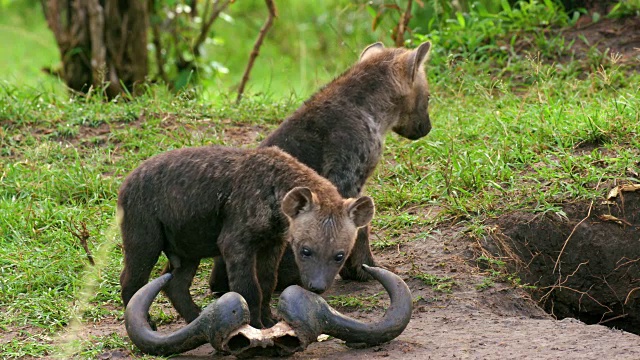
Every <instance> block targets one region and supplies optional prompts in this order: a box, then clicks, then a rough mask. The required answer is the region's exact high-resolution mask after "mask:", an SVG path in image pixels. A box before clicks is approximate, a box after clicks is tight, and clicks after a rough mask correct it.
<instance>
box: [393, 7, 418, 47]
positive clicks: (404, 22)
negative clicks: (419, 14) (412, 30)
mask: <svg viewBox="0 0 640 360" xmlns="http://www.w3.org/2000/svg"><path fill="white" fill-rule="evenodd" d="M411 5H413V0H409V1H408V2H407V8H406V9H405V10H404V13H402V15H401V16H400V20H398V26H397V27H396V31H395V39H394V40H395V43H396V46H397V47H401V46H402V45H404V33H405V31H406V30H407V27H408V25H409V20H410V19H411Z"/></svg>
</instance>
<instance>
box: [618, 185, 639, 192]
mask: <svg viewBox="0 0 640 360" xmlns="http://www.w3.org/2000/svg"><path fill="white" fill-rule="evenodd" d="M620 190H621V191H629V192H631V191H638V190H640V184H625V185H620Z"/></svg>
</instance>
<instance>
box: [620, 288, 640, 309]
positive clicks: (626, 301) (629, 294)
mask: <svg viewBox="0 0 640 360" xmlns="http://www.w3.org/2000/svg"><path fill="white" fill-rule="evenodd" d="M636 290H640V287H636V288H633V289H631V291H629V293H628V294H627V298H626V299H624V305H627V303H628V302H629V298H630V297H631V294H633V292H634V291H636Z"/></svg>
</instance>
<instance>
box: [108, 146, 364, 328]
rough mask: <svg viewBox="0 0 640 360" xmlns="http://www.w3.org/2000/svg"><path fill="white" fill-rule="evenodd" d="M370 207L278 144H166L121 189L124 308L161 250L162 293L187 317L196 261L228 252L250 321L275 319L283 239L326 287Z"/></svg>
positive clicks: (302, 270)
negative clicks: (273, 301) (273, 299)
mask: <svg viewBox="0 0 640 360" xmlns="http://www.w3.org/2000/svg"><path fill="white" fill-rule="evenodd" d="M373 212H374V206H373V201H372V200H371V198H369V197H366V196H362V197H357V198H348V199H344V198H343V197H342V196H341V195H340V194H339V192H338V190H337V189H336V187H335V186H334V185H333V184H332V183H330V182H329V181H328V180H326V179H324V178H323V177H321V176H319V175H318V174H317V173H316V172H315V171H313V170H312V169H310V168H308V167H306V166H305V165H303V164H301V163H300V162H298V161H297V160H296V159H295V158H293V157H292V156H290V155H288V154H286V153H285V152H283V151H281V150H279V149H278V148H275V147H269V148H261V149H253V150H241V149H233V148H227V147H219V146H216V147H201V148H186V149H180V150H173V151H169V152H166V153H163V154H160V155H157V156H155V157H152V158H150V159H148V160H146V161H145V162H143V163H142V164H141V165H140V166H139V167H138V168H137V169H135V170H134V171H133V172H132V173H131V174H130V175H129V176H127V178H126V179H125V181H124V183H123V184H122V187H121V188H120V193H119V196H118V218H119V222H120V229H121V232H122V241H123V245H124V269H123V270H122V273H121V276H120V284H121V286H122V300H123V301H124V304H125V305H126V304H127V303H128V302H129V300H130V299H131V297H132V296H133V294H135V292H136V291H137V290H138V289H140V288H141V287H142V286H143V285H144V284H146V283H147V281H148V280H149V275H150V274H151V270H152V269H153V267H154V265H155V264H156V262H157V261H158V257H159V256H160V254H161V253H164V254H165V255H166V256H167V258H168V259H169V262H168V264H167V266H166V267H165V269H164V272H165V273H166V272H172V273H173V275H174V276H173V278H172V280H171V281H170V282H169V283H168V284H167V286H166V287H165V289H164V291H165V293H166V294H167V296H168V297H169V299H170V300H171V303H172V304H173V305H174V307H175V308H176V310H178V312H179V313H180V315H181V316H182V317H183V318H184V319H185V320H186V321H188V322H190V321H192V320H194V319H195V318H196V317H197V316H198V314H199V313H200V308H199V307H198V306H197V305H196V304H195V303H194V302H193V299H192V298H191V295H190V294H189V287H190V285H191V282H192V280H193V277H194V275H195V272H196V269H197V267H198V265H199V263H200V260H201V259H202V258H206V257H213V256H218V257H221V258H222V259H224V261H225V264H226V272H227V273H228V274H229V286H230V289H231V290H232V291H235V292H238V293H240V294H241V295H242V296H243V297H244V298H245V300H246V301H247V304H248V305H249V310H250V313H251V325H253V326H255V327H262V326H270V325H272V324H273V323H274V320H273V318H272V316H271V311H270V308H269V301H270V299H271V294H272V293H273V291H274V288H275V285H276V275H277V271H278V265H279V263H280V259H281V257H282V253H283V252H284V250H285V246H289V247H290V248H291V249H292V251H293V253H294V256H293V259H294V261H295V263H296V266H297V268H298V269H299V275H300V276H299V279H300V283H301V284H302V286H304V287H305V288H307V289H308V290H311V291H314V292H317V293H322V292H324V291H325V290H326V289H328V288H329V287H330V286H331V284H332V282H333V279H334V278H335V277H336V275H337V274H338V272H339V271H340V269H341V268H342V266H343V265H344V263H345V261H346V259H347V257H348V256H349V254H350V253H351V249H352V248H353V245H354V242H355V239H356V234H357V230H358V228H361V227H363V226H367V224H368V223H369V221H370V220H371V218H372V216H373Z"/></svg>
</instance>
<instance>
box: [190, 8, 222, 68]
mask: <svg viewBox="0 0 640 360" xmlns="http://www.w3.org/2000/svg"><path fill="white" fill-rule="evenodd" d="M230 2H231V0H225V1H223V2H222V3H221V4H220V1H219V0H216V1H215V2H214V3H213V10H212V11H211V14H209V15H208V19H207V20H206V21H203V22H202V28H201V29H200V34H199V35H198V38H197V39H196V41H195V42H194V43H193V47H192V50H193V54H194V56H196V57H199V56H200V46H201V45H202V44H203V43H204V41H205V40H207V36H208V35H209V30H210V29H211V25H213V22H214V21H215V20H216V19H217V18H218V16H220V13H221V12H222V11H223V10H224V9H226V8H227V6H229V3H230ZM208 5H209V2H208V1H207V6H206V7H205V11H204V13H203V15H206V13H207V10H208Z"/></svg>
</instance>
